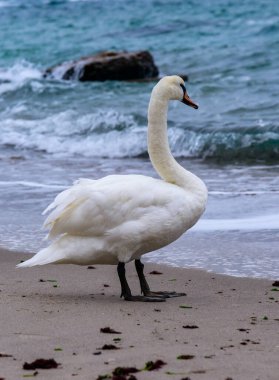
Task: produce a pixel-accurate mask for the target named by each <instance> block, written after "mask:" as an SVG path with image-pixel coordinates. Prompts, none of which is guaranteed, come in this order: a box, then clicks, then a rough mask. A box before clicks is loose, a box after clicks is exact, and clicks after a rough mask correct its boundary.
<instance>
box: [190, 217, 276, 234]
mask: <svg viewBox="0 0 279 380" xmlns="http://www.w3.org/2000/svg"><path fill="white" fill-rule="evenodd" d="M260 230H279V214H270V215H261V216H255V217H250V218H239V219H201V220H200V221H199V222H198V223H197V224H196V225H195V226H194V227H193V228H192V229H191V231H197V232H210V231H260Z"/></svg>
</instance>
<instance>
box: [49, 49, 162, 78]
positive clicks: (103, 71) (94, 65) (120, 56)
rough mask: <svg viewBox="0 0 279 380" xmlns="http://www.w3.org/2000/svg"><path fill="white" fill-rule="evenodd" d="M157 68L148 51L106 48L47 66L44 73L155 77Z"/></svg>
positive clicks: (68, 76) (108, 76)
mask: <svg viewBox="0 0 279 380" xmlns="http://www.w3.org/2000/svg"><path fill="white" fill-rule="evenodd" d="M158 74H159V71H158V68H157V66H156V65H155V63H154V60H153V57H152V55H151V54H150V53H149V52H148V51H138V52H134V53H127V52H112V51H106V52H103V53H99V54H97V55H93V56H90V57H82V58H80V59H78V60H76V61H71V62H65V63H62V64H61V65H57V66H54V67H50V68H48V69H47V70H46V71H45V73H44V77H48V76H50V77H54V78H57V79H64V80H71V79H74V80H79V81H84V82H85V81H105V80H120V81H121V80H132V81H133V80H146V79H154V78H157V77H158Z"/></svg>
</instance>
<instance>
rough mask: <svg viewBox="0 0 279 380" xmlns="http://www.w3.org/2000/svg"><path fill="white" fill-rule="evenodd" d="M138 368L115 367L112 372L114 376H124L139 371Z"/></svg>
mask: <svg viewBox="0 0 279 380" xmlns="http://www.w3.org/2000/svg"><path fill="white" fill-rule="evenodd" d="M139 371H140V370H139V369H137V368H136V367H116V368H115V369H114V370H113V372H112V374H113V375H114V376H126V375H130V373H137V372H139Z"/></svg>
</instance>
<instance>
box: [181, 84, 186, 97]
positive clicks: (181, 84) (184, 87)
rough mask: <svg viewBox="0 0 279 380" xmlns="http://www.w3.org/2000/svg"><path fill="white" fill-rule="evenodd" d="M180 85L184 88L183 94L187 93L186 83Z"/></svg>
mask: <svg viewBox="0 0 279 380" xmlns="http://www.w3.org/2000/svg"><path fill="white" fill-rule="evenodd" d="M180 87H181V88H182V90H183V95H185V94H186V87H185V86H184V84H181V85H180Z"/></svg>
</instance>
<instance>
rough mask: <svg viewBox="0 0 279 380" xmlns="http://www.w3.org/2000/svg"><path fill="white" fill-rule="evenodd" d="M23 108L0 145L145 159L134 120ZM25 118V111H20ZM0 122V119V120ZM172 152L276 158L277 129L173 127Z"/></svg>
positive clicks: (141, 132) (13, 114) (107, 113)
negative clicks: (42, 114) (32, 113)
mask: <svg viewBox="0 0 279 380" xmlns="http://www.w3.org/2000/svg"><path fill="white" fill-rule="evenodd" d="M21 111H22V109H21V107H20V106H18V105H17V106H15V107H14V108H13V109H10V112H9V115H6V114H4V115H3V116H4V117H3V118H2V121H1V135H0V146H1V145H2V147H9V148H13V149H16V150H22V149H28V150H34V151H42V152H46V153H49V154H54V155H55V154H60V155H61V154H62V155H76V154H77V155H81V156H86V157H108V158H125V157H138V156H145V155H147V145H146V126H145V125H144V124H142V121H141V118H140V117H139V116H137V115H126V114H122V113H119V112H116V111H114V110H99V111H98V112H95V113H89V114H86V115H80V114H79V112H78V111H74V110H67V111H65V112H60V113H56V114H53V115H49V116H48V117H46V118H44V119H36V120H32V119H31V120H30V119H29V120H28V119H27V118H26V117H20V114H21ZM23 113H24V110H23ZM0 119H1V115H0ZM169 140H170V147H171V150H172V152H173V154H174V155H175V156H176V157H189V158H201V159H204V160H207V159H214V160H220V161H228V162H229V161H232V160H234V161H236V160H237V161H243V160H263V161H272V162H273V161H275V160H278V158H279V130H278V128H277V127H276V126H269V127H267V126H265V128H264V129H263V128H262V127H261V126H258V127H251V128H229V127H228V128H223V129H220V128H219V129H216V130H213V129H209V130H208V129H205V128H204V129H203V128H201V129H194V128H192V129H187V130H185V129H184V128H183V127H182V126H179V127H178V126H175V125H171V126H170V128H169Z"/></svg>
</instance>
